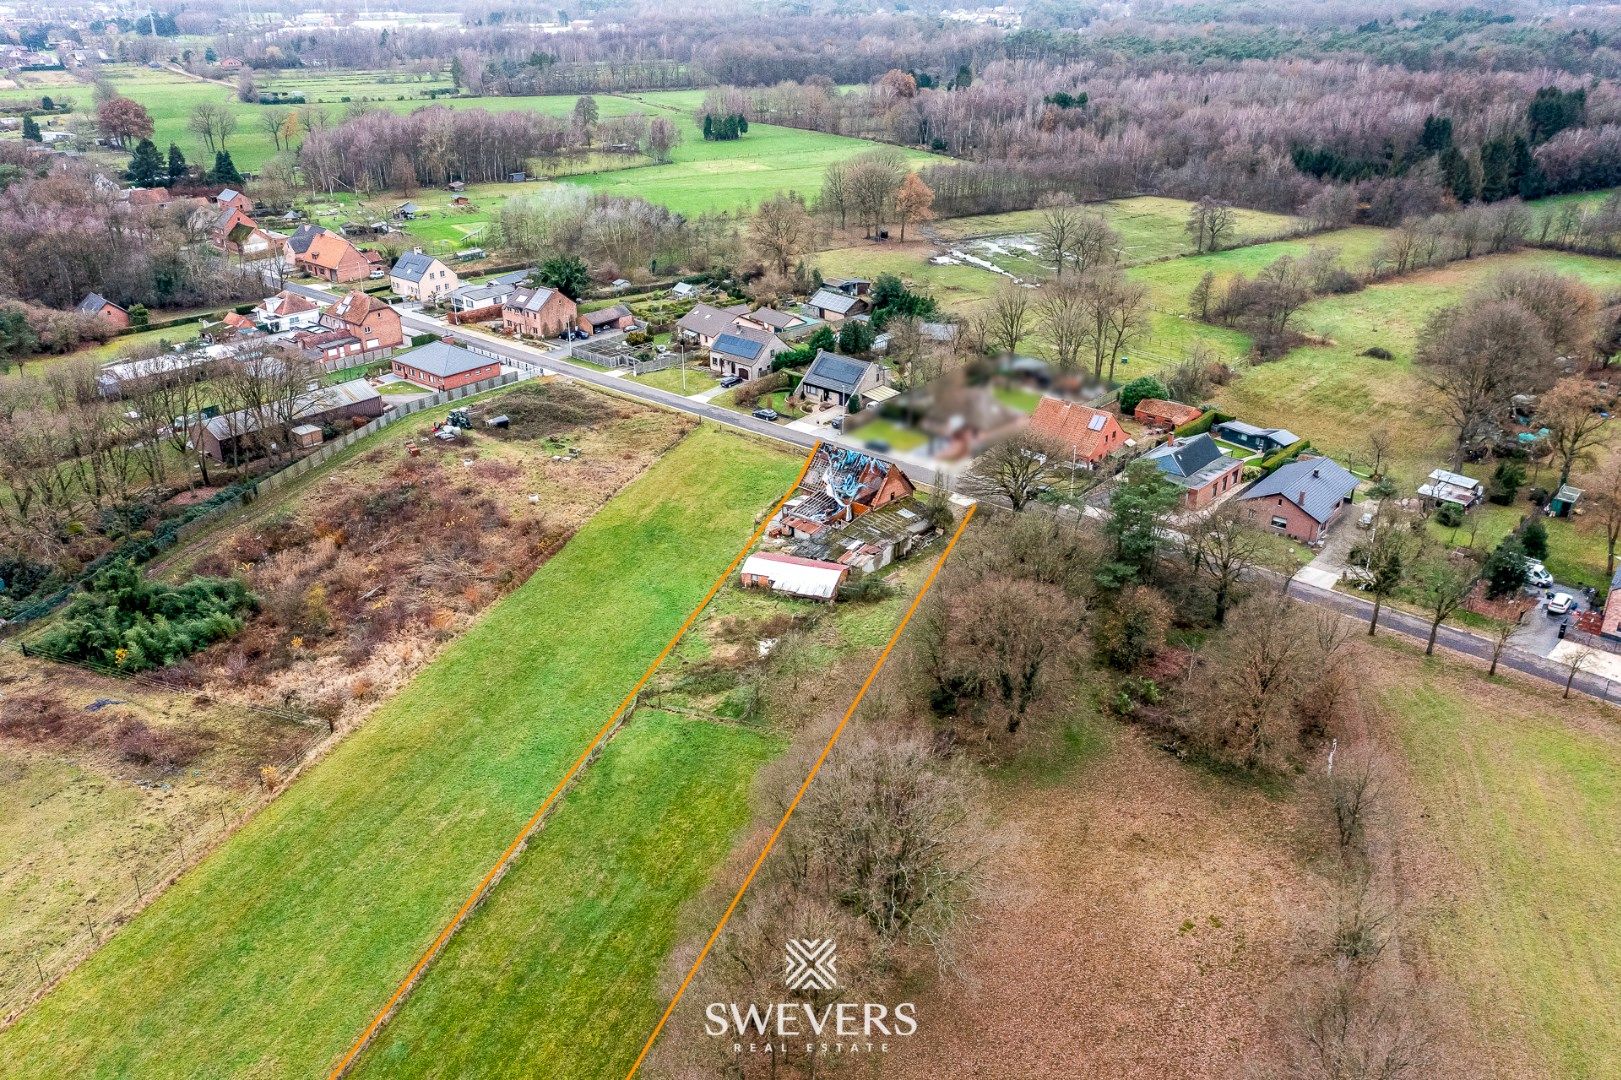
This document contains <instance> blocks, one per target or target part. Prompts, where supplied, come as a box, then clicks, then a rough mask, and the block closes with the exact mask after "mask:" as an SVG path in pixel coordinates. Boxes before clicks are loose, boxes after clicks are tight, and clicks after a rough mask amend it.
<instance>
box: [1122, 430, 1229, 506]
mask: <svg viewBox="0 0 1621 1080" xmlns="http://www.w3.org/2000/svg"><path fill="white" fill-rule="evenodd" d="M1143 460H1145V461H1151V462H1153V463H1154V466H1155V467H1156V468H1158V469H1159V471H1160V472H1161V473H1164V474H1165V477H1166V478H1167V479H1168V480H1170V481H1171V482H1172V483H1174V484H1176V486H1177V487H1179V488H1181V489H1182V505H1183V506H1184V507H1186V508H1187V509H1189V510H1202V509H1204V508H1205V507H1207V506H1209V505H1210V504H1212V503H1214V502H1215V501H1216V500H1217V499H1219V498H1220V497H1221V496H1222V495H1223V494H1225V493H1226V492H1228V491H1231V490H1232V489H1233V488H1235V487H1237V486H1238V483H1239V478H1240V477H1241V476H1242V475H1243V471H1244V463H1243V462H1242V461H1240V460H1238V459H1237V458H1235V457H1233V456H1232V455H1230V454H1226V453H1223V452H1222V449H1221V447H1219V446H1217V445H1216V440H1215V439H1212V438H1211V437H1210V436H1209V435H1208V434H1203V435H1195V436H1194V437H1193V438H1191V439H1178V438H1175V437H1174V436H1173V437H1172V438H1171V440H1170V441H1169V442H1166V443H1162V444H1160V445H1159V446H1156V447H1154V449H1152V450H1150V451H1148V453H1146V454H1144V455H1143Z"/></svg>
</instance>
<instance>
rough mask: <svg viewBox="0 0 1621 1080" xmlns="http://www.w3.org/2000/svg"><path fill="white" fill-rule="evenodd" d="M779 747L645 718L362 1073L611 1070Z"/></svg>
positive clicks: (646, 1018)
mask: <svg viewBox="0 0 1621 1080" xmlns="http://www.w3.org/2000/svg"><path fill="white" fill-rule="evenodd" d="M781 747H782V741H781V740H780V739H778V738H776V737H774V736H769V735H764V734H761V733H758V732H755V731H749V730H745V729H742V728H737V727H729V726H725V725H722V724H716V723H712V722H710V721H706V720H695V719H689V718H686V717H678V716H672V715H670V714H667V713H659V712H656V711H651V710H648V711H643V712H640V713H638V714H637V715H636V717H635V719H634V720H633V721H632V722H631V723H630V724H629V725H628V726H627V727H626V728H625V729H624V730H623V731H621V732H620V733H619V734H618V735H617V736H615V738H614V740H613V742H612V743H610V744H609V747H608V749H607V750H606V751H605V752H604V753H603V755H602V758H601V760H599V761H598V762H597V763H596V764H594V765H592V767H591V770H590V772H589V773H587V774H586V776H585V778H584V779H583V780H582V781H581V783H580V785H579V787H578V788H576V789H575V790H573V791H571V792H570V793H569V795H568V797H567V798H566V799H565V800H564V802H563V803H562V805H561V806H560V807H559V809H558V810H557V812H556V814H555V816H554V817H553V818H552V819H551V821H549V822H548V823H547V825H546V828H545V830H544V832H542V833H541V834H540V836H538V837H537V838H536V839H535V840H534V841H533V842H532V843H531V844H530V845H529V848H528V850H526V851H525V852H524V854H523V856H522V857H521V858H520V859H519V861H518V863H517V865H516V866H515V867H514V868H513V870H512V871H511V872H510V873H509V874H508V875H507V877H506V878H505V879H504V880H503V881H502V882H501V886H500V888H499V889H498V890H497V891H496V893H495V895H494V896H493V897H492V898H491V900H490V902H489V903H488V904H486V905H485V906H484V907H483V908H482V909H480V910H479V912H478V913H477V914H476V915H475V916H474V917H473V921H472V922H470V923H469V924H468V925H467V926H466V927H465V928H464V929H463V930H462V932H461V933H460V934H458V935H457V937H456V938H455V939H454V940H453V941H452V942H451V944H450V946H449V948H447V949H446V951H445V954H444V955H443V956H442V957H441V958H440V960H439V961H438V963H437V964H436V965H435V966H434V969H433V970H432V971H431V972H430V973H429V975H428V977H427V978H426V979H425V980H424V981H423V983H422V985H421V986H420V988H419V989H418V990H417V991H416V992H415V993H414V994H413V995H412V997H411V999H410V1001H409V1002H408V1003H407V1004H406V1006H405V1007H404V1008H403V1009H402V1010H401V1011H400V1013H399V1014H398V1015H397V1016H396V1017H395V1018H394V1019H393V1021H391V1022H390V1024H389V1026H388V1027H387V1028H386V1029H384V1032H383V1034H382V1036H381V1037H380V1038H379V1040H378V1042H377V1043H376V1044H374V1045H373V1046H372V1047H371V1048H369V1049H368V1050H367V1052H366V1054H365V1056H364V1057H362V1058H361V1060H360V1067H359V1068H358V1069H357V1070H356V1072H355V1075H356V1076H362V1077H409V1076H447V1075H453V1076H458V1077H468V1078H470V1077H474V1076H497V1075H502V1074H504V1072H505V1070H506V1069H507V1068H508V1067H510V1063H512V1062H520V1061H521V1062H536V1063H539V1062H544V1063H545V1071H546V1072H547V1073H548V1074H550V1075H554V1076H610V1075H612V1076H619V1075H622V1074H623V1073H624V1072H625V1070H626V1069H628V1068H629V1067H630V1063H631V1061H632V1060H633V1059H634V1058H635V1056H636V1052H637V1050H638V1049H640V1045H641V1040H642V1038H643V1036H644V1035H645V1033H647V1032H650V1031H652V1029H653V1024H654V1023H655V1022H656V1021H657V1019H658V1016H659V1012H660V1011H661V1009H662V1008H663V1005H664V1001H665V995H664V993H663V992H662V991H661V989H660V986H659V976H660V974H661V972H662V969H663V963H664V958H665V956H666V955H667V954H668V952H669V950H670V949H671V947H672V946H673V945H674V943H675V941H676V937H677V931H678V928H679V927H678V924H679V919H678V915H679V912H680V909H681V906H682V904H683V903H684V902H685V901H686V900H688V899H689V898H690V897H691V896H692V895H693V894H694V893H696V892H697V891H698V890H699V889H700V888H701V887H702V886H703V885H704V884H705V883H706V882H707V881H708V880H709V877H710V874H711V873H712V872H713V869H714V867H715V865H716V864H718V863H719V862H720V861H721V860H722V859H723V858H724V857H725V855H726V852H727V851H728V850H729V849H730V847H731V844H732V842H733V839H734V837H735V836H736V834H737V832H738V830H739V829H741V828H742V827H743V825H744V824H745V823H746V822H747V820H748V816H749V799H748V789H749V782H750V780H751V779H752V778H753V776H754V773H755V771H756V769H758V768H759V766H760V765H762V764H763V763H764V762H765V761H767V760H768V759H769V758H771V757H772V756H774V755H775V754H776V753H777V752H778V751H779V750H780V749H781Z"/></svg>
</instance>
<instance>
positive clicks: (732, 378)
mask: <svg viewBox="0 0 1621 1080" xmlns="http://www.w3.org/2000/svg"><path fill="white" fill-rule="evenodd" d="M742 385H743V376H741V375H728V376H726V378H724V379H722V380H721V381H720V386H721V389H722V390H730V389H731V388H732V387H734V386H742Z"/></svg>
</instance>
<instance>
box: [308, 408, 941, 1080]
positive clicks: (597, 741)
mask: <svg viewBox="0 0 1621 1080" xmlns="http://www.w3.org/2000/svg"><path fill="white" fill-rule="evenodd" d="M821 447H822V444H821V442H820V440H818V441H817V443H816V445H814V446H812V447H811V451H810V453H809V454H808V455H806V457H805V463H804V464H803V465H801V466H800V467H799V475H798V476H797V477H795V478H794V482H793V483H792V484H791V485H789V487H788V490H787V491H785V492H784V493H783V495H782V498H780V499H778V500H777V501H776V502H775V503H773V504H772V507H771V509H770V510H768V511H767V512H766V515H765V517H764V518H763V519H761V521H760V526H759V528H757V529H755V530H754V532H753V534H752V535H750V537H749V539H748V542H747V543H746V544H744V545H743V547H742V550H740V551H739V552H738V553H737V554H736V555H735V556H734V557H733V558H732V561H731V562H730V563H728V564H727V566H726V569H725V570H722V571H721V573H720V576H719V577H717V578H716V579H715V583H714V584H713V585H711V586H710V587H709V591H708V592H707V593H705V594H704V598H703V599H702V600H700V601H698V606H697V607H695V608H693V609H692V613H691V614H690V615H688V616H687V620H686V622H684V623H682V624H681V628H680V629H679V630H677V631H676V632H675V636H674V637H672V638H671V639H670V640H669V641H668V642H667V643H666V644H665V646H664V648H663V649H661V650H659V654H658V656H656V657H654V658H653V662H652V663H651V664H649V665H648V666H647V670H646V671H644V672H642V677H641V678H639V679H637V680H636V685H635V686H633V687H631V688H630V693H628V694H626V695H625V699H624V700H623V701H621V702H620V703H619V707H618V708H617V709H615V710H614V712H613V715H612V716H610V717H608V722H607V723H605V724H603V725H602V728H601V729H600V730H599V731H598V732H597V734H596V736H595V737H594V738H593V739H592V740H591V742H590V744H589V745H588V746H586V748H585V749H584V750H582V751H581V752H580V756H579V757H577V758H575V759H574V764H573V765H571V766H570V767H569V770H568V772H567V773H565V774H564V775H563V779H561V780H559V781H558V782H557V786H556V787H554V788H552V790H551V794H549V795H547V796H546V801H545V802H543V803H541V804H540V808H539V809H538V810H536V811H535V812H534V814H533V815H532V816H531V817H530V818H529V820H528V821H527V822H525V823H524V826H523V828H522V829H521V830H520V831H519V832H518V835H517V836H516V837H514V838H513V840H512V843H510V844H508V845H507V848H506V850H505V851H503V852H501V857H500V858H499V859H497V860H496V863H495V865H494V866H492V867H490V870H489V873H487V874H485V875H484V877H483V878H481V879H480V880H479V883H478V885H477V886H476V887H475V888H474V889H473V891H472V893H471V894H470V895H469V896H468V897H467V899H466V900H464V901H463V902H462V906H461V907H460V908H458V909H457V911H456V914H455V917H453V918H452V919H451V920H450V922H448V923H446V924H445V928H444V929H443V930H441V931H439V936H438V937H436V938H434V939H433V944H431V945H429V946H428V949H427V951H426V952H424V953H423V954H422V956H421V958H419V959H418V960H417V962H416V964H415V965H413V966H412V968H411V971H410V974H408V975H406V976H405V978H404V979H403V980H402V981H401V982H400V985H399V986H397V987H395V988H394V992H393V993H392V994H390V995H389V997H388V1000H387V1001H386V1002H384V1003H383V1007H382V1008H381V1009H379V1010H378V1011H377V1015H376V1016H374V1017H372V1021H371V1023H369V1024H367V1025H366V1030H365V1031H362V1032H361V1033H360V1037H359V1038H358V1039H356V1040H355V1041H354V1043H353V1044H352V1045H351V1046H350V1047H349V1050H348V1052H347V1053H346V1054H344V1055H343V1057H342V1059H341V1060H339V1062H338V1063H337V1065H335V1066H333V1068H332V1071H331V1072H330V1073H328V1074H327V1076H328V1080H338V1077H341V1076H342V1075H343V1074H344V1073H345V1072H347V1071H348V1069H349V1066H351V1065H353V1064H354V1062H355V1058H357V1057H358V1056H359V1055H360V1052H361V1051H362V1050H364V1049H365V1048H366V1044H367V1043H369V1042H371V1040H372V1039H373V1037H375V1036H376V1034H377V1032H378V1031H379V1030H381V1029H382V1027H383V1025H384V1024H386V1023H388V1020H389V1017H391V1016H393V1015H394V1011H395V1010H396V1009H398V1008H399V1006H400V1002H402V1001H403V1000H404V999H405V995H406V994H409V993H410V992H411V988H412V987H413V986H415V985H416V982H417V980H419V979H420V978H421V977H422V973H423V972H424V971H426V970H427V967H428V965H429V964H431V963H433V961H434V959H435V958H436V957H437V956H438V955H439V953H440V952H442V951H443V950H444V947H445V944H446V943H447V942H448V941H449V940H450V939H451V937H452V935H454V934H455V933H456V931H457V930H459V929H460V928H461V925H462V923H464V922H466V921H467V916H468V915H469V914H470V913H471V912H472V910H473V909H474V908H475V907H477V906H478V905H479V902H480V901H481V900H483V899H484V897H485V896H486V895H487V894H488V893H489V891H490V889H491V888H492V887H493V886H494V885H495V883H496V882H497V881H499V880H500V878H501V876H502V874H504V873H505V872H506V870H507V867H508V866H510V865H511V863H512V860H513V859H514V858H516V857H517V855H518V853H519V852H520V851H522V850H523V847H524V844H525V843H526V842H527V841H528V840H529V837H530V836H531V835H533V833H534V831H535V829H536V828H537V827H538V826H539V825H540V823H541V821H543V820H544V819H545V817H546V813H547V811H549V810H550V809H551V808H552V804H553V803H555V802H556V801H557V798H558V796H559V795H561V794H562V793H563V791H564V789H566V788H567V787H568V786H569V784H570V783H571V782H572V781H573V780H574V778H575V777H576V776H578V775H579V773H580V770H581V769H583V768H585V766H586V764H587V763H589V762H590V760H591V758H592V756H593V755H594V754H595V753H596V752H597V750H598V748H599V747H600V746H601V745H602V743H603V741H604V740H606V739H607V738H608V736H609V735H610V734H611V733H612V732H613V730H614V729H615V728H616V727H618V725H619V721H620V718H621V717H623V716H624V715H625V710H626V709H628V708H630V704H631V702H633V701H635V700H636V695H637V694H639V693H641V692H642V687H643V686H646V685H647V680H648V679H651V678H652V677H653V673H654V672H655V671H657V670H658V669H659V667H660V665H662V664H663V663H664V661H665V658H666V657H668V656H669V655H670V653H671V651H672V650H674V649H675V647H676V645H677V644H678V643H679V642H680V641H681V639H682V638H683V637H685V636H686V633H687V631H688V630H690V629H692V624H693V623H695V622H697V621H698V616H699V615H700V614H702V613H703V610H704V608H706V607H708V606H709V602H710V601H711V600H713V599H714V598H715V594H716V593H718V592H720V590H721V586H723V585H725V584H726V580H727V579H728V578H730V577H731V576H732V571H733V570H735V569H737V565H738V564H739V563H741V562H742V561H743V558H744V556H746V555H747V554H748V553H749V551H750V550H751V549H752V548H753V547H754V545H755V544H757V543H759V541H760V537H761V536H763V535H765V530H766V527H767V526H769V525H770V524H771V519H772V518H774V517H776V516H777V511H778V510H780V509H782V505H783V503H785V502H787V501H788V499H789V497H790V496H792V495H793V493H794V492H795V491H797V490H799V485H800V483H801V482H802V481H803V480H804V479H805V474H806V473H807V472H809V471H810V467H811V462H812V461H813V460H815V458H816V451H818V450H820V449H821ZM930 578H931V580H932V578H933V575H930ZM907 614H908V616H910V614H911V613H910V612H908V613H907Z"/></svg>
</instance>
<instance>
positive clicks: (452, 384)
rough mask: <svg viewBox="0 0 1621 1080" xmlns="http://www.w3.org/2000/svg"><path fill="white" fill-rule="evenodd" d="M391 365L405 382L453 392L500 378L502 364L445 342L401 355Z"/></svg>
mask: <svg viewBox="0 0 1621 1080" xmlns="http://www.w3.org/2000/svg"><path fill="white" fill-rule="evenodd" d="M389 364H390V367H392V368H393V371H394V374H395V375H398V376H399V377H400V378H402V379H404V380H405V381H406V382H412V383H416V384H417V385H418V386H426V387H428V388H430V389H432V390H454V389H456V388H457V387H459V386H466V385H468V384H469V383H476V382H480V381H482V380H484V379H493V378H495V377H496V376H497V375H499V374H501V361H500V360H498V359H496V358H495V357H493V356H490V355H489V354H488V353H477V352H474V351H473V350H471V349H464V348H462V347H461V346H460V345H456V344H453V343H452V342H449V341H443V340H440V341H430V342H428V344H426V345H424V346H422V347H421V348H420V349H412V350H411V351H410V352H407V353H401V354H400V355H398V356H396V357H394V358H393V359H392V360H391V361H390V362H389Z"/></svg>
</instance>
